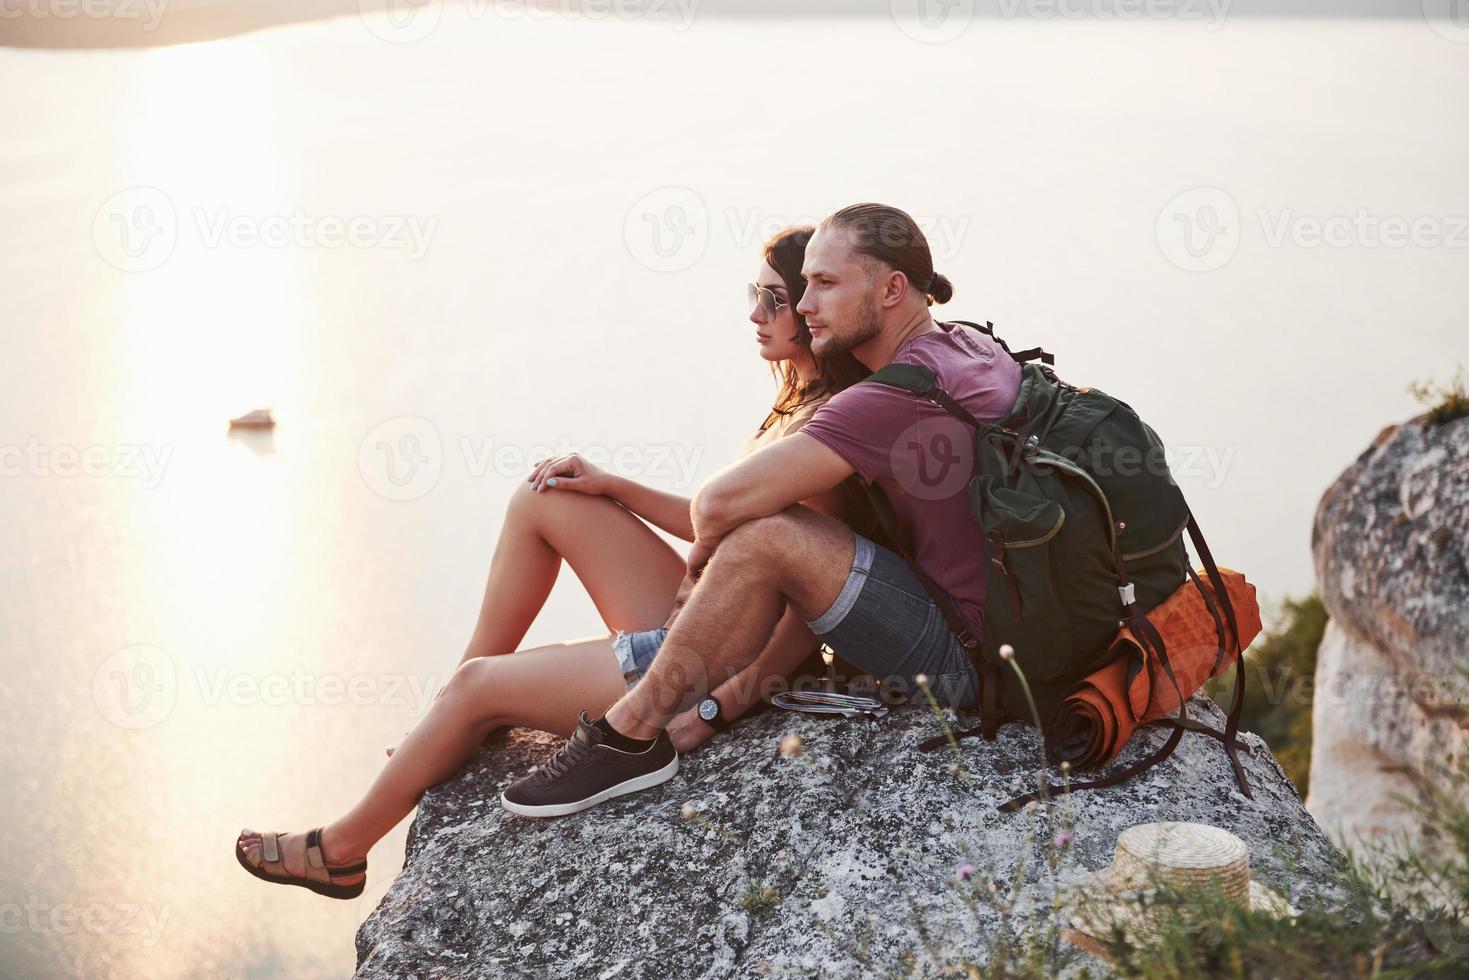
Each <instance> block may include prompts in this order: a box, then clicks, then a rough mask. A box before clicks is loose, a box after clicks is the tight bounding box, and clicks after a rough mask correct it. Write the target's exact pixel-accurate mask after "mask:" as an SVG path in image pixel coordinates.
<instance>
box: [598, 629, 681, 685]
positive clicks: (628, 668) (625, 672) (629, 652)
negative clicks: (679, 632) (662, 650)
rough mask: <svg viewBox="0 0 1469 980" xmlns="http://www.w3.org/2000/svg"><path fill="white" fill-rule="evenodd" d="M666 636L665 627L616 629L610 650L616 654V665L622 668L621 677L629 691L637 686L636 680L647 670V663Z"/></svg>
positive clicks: (651, 660) (650, 660)
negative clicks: (626, 630) (628, 630)
mask: <svg viewBox="0 0 1469 980" xmlns="http://www.w3.org/2000/svg"><path fill="white" fill-rule="evenodd" d="M667 636H668V630H666V629H656V630H634V631H632V632H624V631H623V630H618V631H617V635H616V636H614V637H613V638H612V652H613V653H615V654H617V666H619V667H621V668H622V679H623V680H624V681H626V682H627V689H628V690H629V691H631V690H632V689H633V688H634V687H637V684H638V681H640V680H642V679H643V675H644V674H645V673H647V672H648V667H649V665H650V664H652V663H653V658H654V657H655V656H657V655H658V648H659V647H660V646H662V645H663V640H664V638H666V637H667Z"/></svg>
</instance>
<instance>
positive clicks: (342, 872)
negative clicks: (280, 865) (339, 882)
mask: <svg viewBox="0 0 1469 980" xmlns="http://www.w3.org/2000/svg"><path fill="white" fill-rule="evenodd" d="M321 830H322V828H320V827H317V828H316V829H315V830H311V831H307V833H306V865H307V868H306V870H307V873H308V874H309V875H311V877H312V879H313V880H315V881H331V880H332V879H333V878H336V877H342V878H346V877H348V876H350V875H360V874H362V873H364V872H365V871H367V862H366V861H365V860H363V861H359V862H357V863H356V864H339V865H335V866H333V865H329V864H327V863H326V855H325V854H324V853H322V850H321ZM317 873H324V874H325V875H326V877H325V878H317V877H315V875H316V874H317Z"/></svg>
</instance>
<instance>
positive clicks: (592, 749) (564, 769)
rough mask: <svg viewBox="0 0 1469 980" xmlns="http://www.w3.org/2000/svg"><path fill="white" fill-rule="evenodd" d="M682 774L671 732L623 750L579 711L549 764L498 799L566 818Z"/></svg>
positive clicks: (532, 813)
mask: <svg viewBox="0 0 1469 980" xmlns="http://www.w3.org/2000/svg"><path fill="white" fill-rule="evenodd" d="M677 772H678V753H677V752H676V751H674V748H673V742H672V741H670V740H669V738H668V733H667V732H659V733H658V738H657V740H656V741H654V742H653V744H652V745H651V746H649V747H648V748H646V749H644V750H643V751H641V752H623V751H621V750H620V749H614V748H612V747H611V746H610V745H607V744H606V743H605V742H603V740H602V731H601V729H599V728H597V727H596V726H595V725H593V724H592V722H591V719H589V718H588V717H587V713H586V712H585V711H583V712H581V713H580V716H579V719H578V721H577V725H576V731H575V732H573V733H572V736H571V738H569V739H567V740H566V744H565V745H563V746H562V747H561V748H560V749H559V750H557V752H556V754H555V755H553V756H552V757H551V759H550V761H549V762H547V763H546V764H545V765H543V766H541V767H540V768H539V769H537V770H536V771H535V772H533V773H531V774H530V775H529V776H526V777H525V778H524V779H522V780H519V781H518V782H514V783H511V784H510V785H509V786H508V787H506V789H505V792H503V793H501V794H500V803H501V805H502V806H504V807H505V809H507V810H509V811H510V812H511V813H518V814H520V815H521V816H522V817H563V816H566V815H567V814H568V813H576V812H578V811H580V810H585V809H587V808H588V807H594V806H596V805H597V804H598V803H602V802H604V801H605V800H610V799H612V797H614V796H622V795H623V794H625V793H636V792H637V791H638V790H640V789H647V788H649V787H650V786H657V785H658V784H659V783H666V782H667V781H668V780H670V779H672V778H673V776H674V774H675V773H677Z"/></svg>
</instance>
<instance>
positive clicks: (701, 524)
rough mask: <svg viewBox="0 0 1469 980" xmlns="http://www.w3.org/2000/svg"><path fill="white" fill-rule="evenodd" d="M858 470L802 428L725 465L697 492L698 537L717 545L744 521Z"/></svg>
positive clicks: (824, 488) (831, 485)
mask: <svg viewBox="0 0 1469 980" xmlns="http://www.w3.org/2000/svg"><path fill="white" fill-rule="evenodd" d="M853 472H855V471H854V470H853V469H852V464H850V463H848V462H847V461H846V460H845V459H843V458H842V457H841V456H839V455H837V453H836V452H834V451H833V450H831V449H829V448H828V447H827V446H826V445H825V444H824V443H822V442H821V441H820V440H818V439H816V438H814V437H812V436H809V435H807V434H806V433H804V432H796V433H793V434H791V435H788V436H786V437H784V438H782V439H780V440H778V441H776V442H775V443H773V444H771V445H769V446H766V447H765V448H764V449H761V450H760V451H759V452H755V453H751V454H750V455H748V456H746V457H745V458H744V459H742V460H740V461H739V462H737V463H734V464H732V465H730V466H727V467H725V468H724V469H723V470H720V471H719V472H718V473H716V474H715V475H714V476H713V477H712V478H710V480H709V481H708V482H707V483H705V484H704V485H703V486H702V487H700V488H699V492H698V493H696V494H695V495H694V502H693V505H692V507H691V516H692V518H693V524H694V536H695V538H696V539H697V540H698V541H700V542H703V543H704V544H705V546H706V547H707V548H709V549H710V550H712V549H713V547H714V545H715V544H717V543H718V541H719V539H720V538H722V537H724V536H725V535H726V534H728V533H729V532H730V531H732V530H734V529H735V528H736V527H739V526H740V525H741V524H743V523H745V522H746V521H753V520H755V519H756V518H758V517H769V516H770V515H772V514H778V513H780V512H781V511H783V510H785V509H786V508H787V507H789V506H791V505H792V504H795V503H799V502H800V501H802V500H805V499H807V498H811V497H816V496H818V495H820V494H821V493H823V492H824V491H827V490H831V489H833V488H834V487H836V486H837V485H838V484H839V483H841V482H842V481H843V480H845V479H846V478H847V477H849V476H851V475H852V473H853Z"/></svg>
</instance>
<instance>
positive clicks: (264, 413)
mask: <svg viewBox="0 0 1469 980" xmlns="http://www.w3.org/2000/svg"><path fill="white" fill-rule="evenodd" d="M230 428H231V429H273V428H275V416H273V415H271V414H270V409H268V408H257V409H255V411H253V412H246V413H245V414H244V415H241V416H239V417H238V418H233V419H230Z"/></svg>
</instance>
